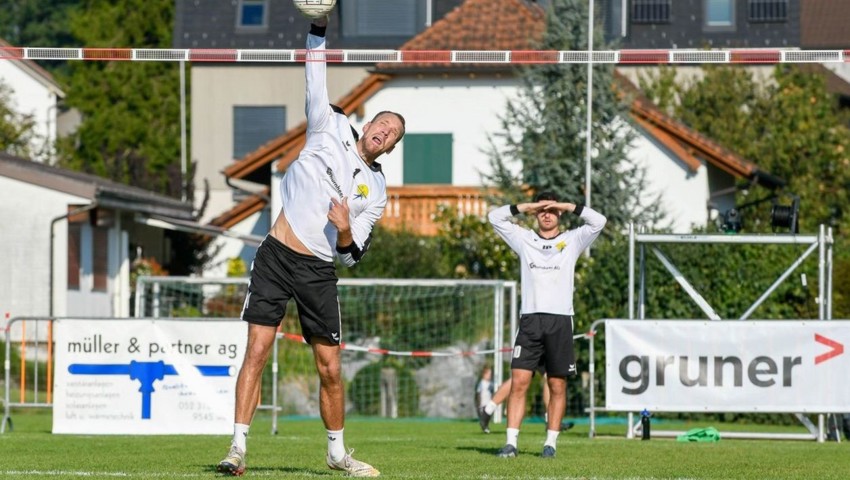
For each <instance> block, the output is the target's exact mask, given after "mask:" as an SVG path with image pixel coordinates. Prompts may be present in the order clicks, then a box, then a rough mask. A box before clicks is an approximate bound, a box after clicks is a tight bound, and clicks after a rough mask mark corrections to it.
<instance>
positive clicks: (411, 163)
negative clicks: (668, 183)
mask: <svg viewBox="0 0 850 480" xmlns="http://www.w3.org/2000/svg"><path fill="white" fill-rule="evenodd" d="M403 177H404V178H403V182H404V184H405V185H410V184H422V183H427V184H449V185H451V183H452V134H451V133H408V134H406V135H405V136H404V173H403Z"/></svg>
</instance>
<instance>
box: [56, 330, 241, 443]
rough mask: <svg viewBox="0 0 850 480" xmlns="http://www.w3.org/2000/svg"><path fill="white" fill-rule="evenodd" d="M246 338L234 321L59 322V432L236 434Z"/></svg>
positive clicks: (57, 371)
mask: <svg viewBox="0 0 850 480" xmlns="http://www.w3.org/2000/svg"><path fill="white" fill-rule="evenodd" d="M246 338H247V326H246V324H245V322H240V321H234V320H229V321H215V320H199V321H178V320H129V319H127V320H124V319H116V320H109V321H105V320H76V319H73V320H71V319H60V320H56V321H55V322H54V342H55V346H54V349H55V370H56V372H55V379H54V399H53V433H82V434H229V433H232V432H233V409H234V402H235V395H234V394H235V389H236V374H237V373H238V371H239V367H240V366H241V365H242V357H243V356H244V355H245V343H246V342H245V339H246Z"/></svg>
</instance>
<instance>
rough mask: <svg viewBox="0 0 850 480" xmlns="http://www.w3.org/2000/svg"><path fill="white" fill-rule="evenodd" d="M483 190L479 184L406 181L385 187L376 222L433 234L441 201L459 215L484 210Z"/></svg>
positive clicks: (395, 227) (386, 226)
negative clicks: (384, 205) (381, 213)
mask: <svg viewBox="0 0 850 480" xmlns="http://www.w3.org/2000/svg"><path fill="white" fill-rule="evenodd" d="M485 194H486V192H485V190H484V189H483V188H481V187H454V186H451V185H405V186H403V187H387V208H386V209H385V210H384V216H383V217H381V220H380V222H379V224H380V225H381V226H383V227H384V228H389V229H394V230H395V229H401V228H404V229H406V230H408V231H410V232H413V233H417V234H419V235H427V236H433V235H436V234H437V232H438V231H439V225H437V224H436V223H434V215H435V214H436V213H437V208H438V207H439V206H440V205H447V206H451V207H454V208H456V209H457V211H458V214H460V215H479V216H484V215H486V214H487V207H488V205H487V201H486V200H485V198H484V196H485Z"/></svg>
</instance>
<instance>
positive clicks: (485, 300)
mask: <svg viewBox="0 0 850 480" xmlns="http://www.w3.org/2000/svg"><path fill="white" fill-rule="evenodd" d="M247 287H248V279H247V278H226V279H208V278H189V277H140V278H139V279H138V282H137V285H136V297H135V299H136V302H135V314H136V316H139V317H153V318H164V317H191V316H199V317H238V316H239V314H240V312H241V308H242V303H243V300H244V298H245V292H246V291H247ZM339 300H340V309H341V313H342V325H343V341H344V345H343V350H342V355H343V376H344V378H345V382H346V409H347V411H348V413H350V414H353V415H365V416H382V417H390V418H396V417H432V418H470V417H474V416H475V414H476V406H477V405H476V402H475V385H476V382H477V381H478V376H479V374H480V372H481V370H482V368H483V367H484V366H485V365H489V366H492V367H493V373H494V375H493V376H494V380H495V381H496V382H501V380H502V379H503V378H504V375H505V373H504V372H505V370H504V369H505V368H506V362H507V360H509V359H508V358H507V357H506V356H505V355H506V352H507V351H509V349H510V348H509V347H510V345H509V342H510V340H511V336H510V333H509V332H512V331H514V329H515V326H516V321H517V320H516V312H517V285H516V282H508V281H498V280H426V279H405V280H400V279H341V280H340V281H339ZM278 338H279V346H278V347H279V348H278V349H277V351H278V352H277V365H275V366H272V368H271V369H270V370H271V371H277V374H276V376H275V380H276V381H275V382H274V384H273V385H271V386H269V387H266V386H264V395H272V396H275V397H276V398H277V400H276V403H275V405H277V407H276V408H275V409H276V410H279V411H280V413H281V414H283V415H307V416H317V415H318V414H319V396H318V388H319V385H318V377H317V376H316V373H315V366H314V363H313V356H312V351H311V349H310V347H309V346H308V345H306V344H304V343H303V339H302V337H301V329H300V326H299V322H298V317H297V311H296V309H295V305H294V302H290V305H289V308H288V310H287V313H286V316H285V317H284V320H283V323H282V324H281V328H280V331H279V334H278ZM275 367H277V368H275ZM266 384H268V383H267V382H264V385H266ZM496 384H497V385H498V383H496ZM268 388H272V389H274V391H268ZM268 398H271V397H268Z"/></svg>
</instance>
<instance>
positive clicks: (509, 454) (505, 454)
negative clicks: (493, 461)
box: [496, 444, 516, 458]
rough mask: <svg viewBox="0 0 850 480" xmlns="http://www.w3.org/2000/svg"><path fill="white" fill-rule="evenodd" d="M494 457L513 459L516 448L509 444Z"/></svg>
mask: <svg viewBox="0 0 850 480" xmlns="http://www.w3.org/2000/svg"><path fill="white" fill-rule="evenodd" d="M496 456H497V457H499V458H514V457H516V447H515V446H513V445H511V444H507V445H505V446H504V447H502V448H501V449H500V450H499V452H498V453H496Z"/></svg>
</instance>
